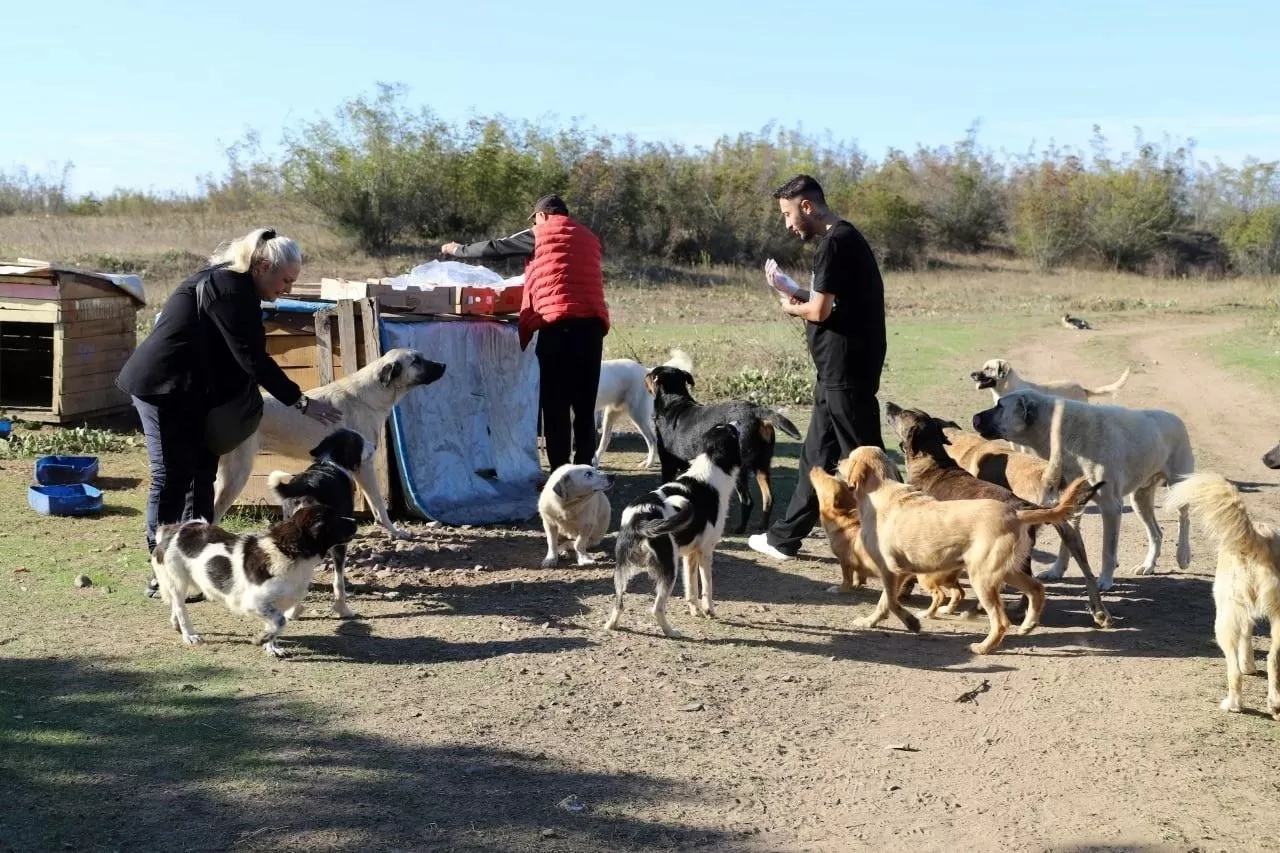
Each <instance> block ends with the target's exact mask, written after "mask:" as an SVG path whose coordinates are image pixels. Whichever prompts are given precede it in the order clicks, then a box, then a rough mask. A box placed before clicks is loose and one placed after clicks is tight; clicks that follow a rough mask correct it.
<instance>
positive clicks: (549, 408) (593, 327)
mask: <svg viewBox="0 0 1280 853" xmlns="http://www.w3.org/2000/svg"><path fill="white" fill-rule="evenodd" d="M537 354H538V369H539V373H540V377H539V383H540V388H541V390H540V393H539V397H540V405H541V409H542V435H543V438H544V439H545V442H546V448H547V462H548V464H549V465H550V467H551V470H552V471H554V470H556V469H557V468H559V467H560V466H561V465H568V464H569V462H570V452H571V450H572V462H573V464H575V465H590V464H591V458H592V457H593V456H594V455H595V452H596V392H597V391H598V390H599V388H600V359H601V358H602V357H603V356H604V324H603V323H601V322H600V321H599V320H595V319H577V318H575V319H569V320H560V321H559V322H556V323H552V324H551V325H550V326H546V327H545V328H542V329H540V330H539V331H538V348H537ZM570 436H572V439H571V438H570Z"/></svg>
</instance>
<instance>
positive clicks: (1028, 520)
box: [1017, 477, 1105, 526]
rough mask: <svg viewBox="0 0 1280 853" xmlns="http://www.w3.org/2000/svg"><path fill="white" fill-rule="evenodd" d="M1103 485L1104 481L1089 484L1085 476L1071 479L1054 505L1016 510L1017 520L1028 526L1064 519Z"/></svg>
mask: <svg viewBox="0 0 1280 853" xmlns="http://www.w3.org/2000/svg"><path fill="white" fill-rule="evenodd" d="M1104 485H1105V481H1103V482H1101V483H1096V484H1094V485H1092V486H1091V485H1089V480H1088V479H1087V478H1085V477H1077V478H1076V479H1074V480H1072V481H1071V485H1069V486H1067V488H1066V491H1064V492H1063V493H1062V497H1060V498H1058V502H1057V503H1056V504H1055V505H1054V506H1051V507H1039V508H1037V509H1020V510H1018V511H1017V516H1018V522H1019V523H1021V524H1024V525H1027V526H1030V525H1032V524H1057V523H1059V522H1062V521H1066V520H1067V519H1069V518H1071V517H1072V516H1074V515H1075V514H1076V513H1078V512H1079V511H1080V510H1081V509H1082V508H1083V507H1084V505H1085V504H1086V503H1088V502H1089V499H1090V498H1092V497H1093V496H1094V495H1095V494H1097V493H1098V489H1101V488H1102V487H1103V486H1104Z"/></svg>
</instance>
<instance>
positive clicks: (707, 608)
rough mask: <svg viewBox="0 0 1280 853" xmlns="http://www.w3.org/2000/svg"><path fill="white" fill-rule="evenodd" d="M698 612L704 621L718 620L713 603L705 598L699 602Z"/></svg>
mask: <svg viewBox="0 0 1280 853" xmlns="http://www.w3.org/2000/svg"><path fill="white" fill-rule="evenodd" d="M698 610H699V612H700V613H701V615H702V617H703V618H704V619H714V618H716V611H715V608H714V607H712V606H711V602H710V601H709V600H707V599H705V598H704V599H702V600H701V601H699V602H698Z"/></svg>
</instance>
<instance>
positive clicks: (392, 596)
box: [382, 589, 404, 601]
mask: <svg viewBox="0 0 1280 853" xmlns="http://www.w3.org/2000/svg"><path fill="white" fill-rule="evenodd" d="M382 597H383V598H384V599H386V600H387V601H399V600H400V599H401V598H404V593H402V592H401V591H400V590H398V589H393V590H390V591H389V592H384V593H383V594H382Z"/></svg>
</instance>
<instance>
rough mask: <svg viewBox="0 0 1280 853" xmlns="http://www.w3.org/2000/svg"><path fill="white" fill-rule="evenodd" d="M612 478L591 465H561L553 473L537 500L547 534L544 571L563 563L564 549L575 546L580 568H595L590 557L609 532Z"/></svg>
mask: <svg viewBox="0 0 1280 853" xmlns="http://www.w3.org/2000/svg"><path fill="white" fill-rule="evenodd" d="M611 488H613V477H611V476H609V475H608V474H605V473H604V472H603V471H600V470H599V469H597V468H593V467H592V466H590V465H561V466H560V467H559V468H557V469H556V470H554V471H552V472H551V476H550V478H548V479H547V484H546V485H545V486H543V487H542V494H540V495H539V496H538V515H540V516H541V517H542V529H543V530H544V531H545V532H546V534H547V556H546V557H545V558H544V559H543V561H542V568H544V569H549V568H551V567H552V566H555V565H556V564H557V563H559V562H560V550H561V547H562V546H563V545H564V544H565V543H567V542H572V543H573V550H574V554H575V556H577V558H578V565H579V566H594V565H595V563H596V561H595V560H593V559H592V558H591V557H590V556H588V555H587V549H589V548H594V547H595V546H596V545H599V544H600V541H601V540H602V539H604V535H605V534H606V533H608V532H609V519H610V517H611V516H612V514H613V513H612V509H611V508H610V506H609V498H608V497H607V496H606V495H605V493H606V492H608V491H609V489H611Z"/></svg>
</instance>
